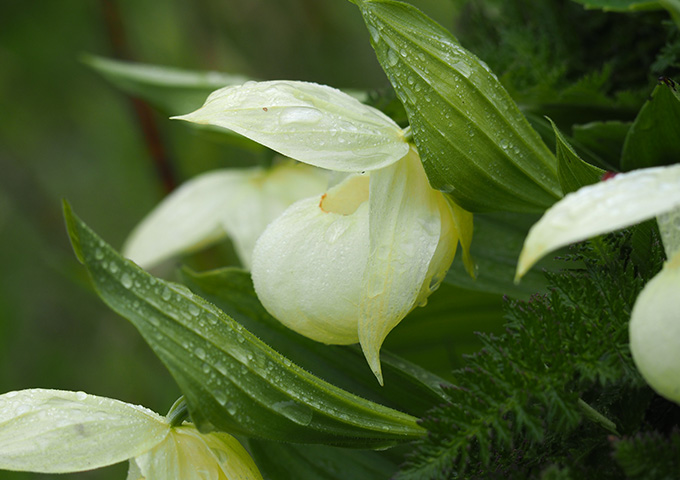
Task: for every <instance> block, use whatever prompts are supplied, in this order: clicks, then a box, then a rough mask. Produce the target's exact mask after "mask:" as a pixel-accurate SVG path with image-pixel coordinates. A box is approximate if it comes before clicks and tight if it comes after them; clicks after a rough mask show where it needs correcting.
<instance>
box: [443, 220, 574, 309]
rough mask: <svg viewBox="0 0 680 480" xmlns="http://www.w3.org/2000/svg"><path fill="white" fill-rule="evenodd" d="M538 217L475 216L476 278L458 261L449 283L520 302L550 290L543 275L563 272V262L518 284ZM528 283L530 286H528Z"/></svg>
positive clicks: (546, 265)
mask: <svg viewBox="0 0 680 480" xmlns="http://www.w3.org/2000/svg"><path fill="white" fill-rule="evenodd" d="M538 218H539V217H538V216H537V215H534V214H522V213H487V214H476V215H475V219H474V222H475V231H474V236H473V239H472V245H471V248H470V253H471V255H472V258H473V259H474V260H475V264H476V266H477V275H476V278H471V277H470V276H469V275H467V274H466V273H465V271H464V268H463V262H462V259H461V258H460V257H457V258H456V259H455V260H454V262H453V265H452V267H451V269H450V270H449V272H448V273H447V275H446V279H445V281H446V283H449V284H451V285H456V286H459V287H462V288H465V289H468V290H476V291H482V292H493V293H498V294H500V295H509V296H511V297H516V298H528V297H529V296H530V295H533V294H534V293H538V292H544V291H545V288H546V286H547V282H546V279H545V276H544V275H543V273H542V272H541V270H542V269H544V268H547V269H551V270H554V269H556V268H560V267H561V266H562V265H561V263H560V262H556V261H554V260H552V259H548V260H545V261H543V262H541V263H540V264H539V266H538V267H536V268H534V269H532V270H531V271H530V272H529V273H527V275H526V277H524V278H522V282H521V283H519V284H515V282H514V278H515V269H516V268H517V259H518V258H519V253H520V252H521V251H522V245H523V244H524V239H525V238H526V236H527V233H528V232H529V229H530V228H531V226H532V225H533V224H534V223H536V221H538ZM525 282H526V283H525Z"/></svg>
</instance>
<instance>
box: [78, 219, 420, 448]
mask: <svg viewBox="0 0 680 480" xmlns="http://www.w3.org/2000/svg"><path fill="white" fill-rule="evenodd" d="M65 217H66V223H67V225H68V230H69V234H70V236H71V238H72V243H73V246H74V249H75V251H76V253H77V255H78V258H80V259H81V260H82V261H83V263H84V264H85V266H86V267H87V269H88V271H89V273H90V276H91V278H92V280H93V282H94V285H95V288H96V290H97V293H98V294H99V295H100V296H101V297H102V299H103V300H104V301H105V302H106V303H107V304H108V305H109V306H110V307H111V308H112V309H113V310H114V311H116V312H117V313H119V314H120V315H122V316H123V317H125V318H127V319H128V320H129V321H130V322H131V323H132V324H133V325H135V327H136V328H137V329H138V330H139V332H140V333H141V335H142V336H143V337H144V339H145V340H146V341H147V343H148V344H149V345H150V346H151V348H152V349H153V350H154V352H155V353H156V354H157V355H158V356H159V358H160V359H161V361H163V363H164V364H165V365H166V366H167V368H168V369H169V370H170V372H171V374H172V375H173V377H174V378H175V380H176V381H177V383H178V384H179V386H180V388H181V390H182V392H183V394H184V396H185V398H186V401H187V404H188V406H189V411H190V413H191V417H192V420H193V421H194V423H195V424H196V425H197V426H198V428H200V429H203V430H206V429H211V428H213V429H218V430H222V431H228V432H232V433H238V434H243V435H246V436H254V437H260V438H266V439H271V440H279V441H297V442H303V443H335V444H344V445H348V446H353V447H377V446H381V445H386V444H392V443H394V442H399V441H408V440H412V439H415V438H417V437H419V436H421V435H422V434H423V432H424V431H423V429H421V428H420V427H419V426H418V425H417V424H416V421H415V420H416V419H415V418H414V417H412V416H410V415H407V414H404V413H401V412H398V411H396V410H393V409H390V408H387V407H385V406H382V405H378V404H375V403H372V402H369V401H367V400H364V399H362V398H359V397H357V396H355V395H353V394H351V393H349V392H346V391H344V390H342V389H340V388H337V387H335V386H333V385H331V384H329V383H327V382H325V381H323V380H321V379H319V378H317V377H315V376H313V375H311V374H309V373H308V372H306V371H305V370H303V369H302V368H300V367H298V366H297V365H295V364H292V363H290V362H287V361H286V360H285V358H284V357H283V356H281V355H280V354H279V353H277V352H275V351H274V350H272V349H271V348H270V347H269V346H267V345H266V344H264V343H263V342H261V341H260V340H259V339H258V338H257V337H255V336H254V335H253V334H251V333H250V332H248V331H247V330H246V329H244V328H243V327H242V326H241V325H239V324H238V323H236V322H235V321H234V320H233V319H232V318H231V317H229V316H227V315H226V314H225V313H224V312H223V311H221V310H219V309H218V308H217V307H215V306H214V305H212V304H210V303H208V302H207V301H205V300H204V299H202V298H201V297H199V296H197V295H194V294H193V293H192V292H191V291H190V290H188V289H187V288H186V287H184V286H181V285H177V284H173V283H170V282H166V281H164V280H161V279H158V278H154V277H152V276H151V275H149V274H148V273H146V272H144V271H143V270H142V269H140V268H139V267H138V266H137V265H135V264H134V263H132V262H130V261H128V260H125V259H124V258H122V257H121V256H120V255H119V254H118V253H117V252H115V251H114V250H113V249H112V248H111V247H110V246H108V245H106V244H103V243H102V242H101V240H100V239H99V237H97V235H96V234H95V233H94V232H93V231H92V230H90V229H89V228H88V227H87V226H86V225H85V224H84V223H83V222H82V221H81V220H80V219H78V218H77V217H75V215H74V214H73V213H72V212H71V210H70V208H69V207H68V205H65ZM97 247H99V248H100V249H101V251H102V253H103V254H104V258H106V259H108V261H109V263H113V264H115V265H116V266H117V267H118V271H119V272H120V275H124V274H128V275H130V277H135V279H137V280H139V286H137V282H134V283H133V284H132V285H131V287H130V288H126V287H125V286H124V285H123V284H122V283H121V280H120V275H115V274H112V273H111V272H110V270H108V269H104V268H102V266H101V263H102V262H101V261H100V260H97V259H96V248H97ZM152 281H153V283H155V284H156V285H157V288H151V287H150V285H151V284H152ZM166 288H167V290H168V291H169V292H171V294H170V295H169V296H168V298H167V299H166V298H165V297H166V296H164V292H165V289H166ZM134 300H138V301H139V303H138V304H137V306H136V307H135V306H134ZM191 305H194V306H196V307H198V308H199V310H200V312H199V316H198V317H196V316H194V315H192V314H190V313H189V310H190V306H191ZM207 315H211V316H214V317H215V318H216V319H217V322H215V323H213V322H202V321H200V318H199V317H205V316H207ZM151 318H154V319H155V320H153V321H152V320H150V319H151ZM239 339H242V340H241V341H239ZM204 365H207V366H208V369H207V370H208V372H207V373H206V371H205V369H204ZM270 365H271V367H270ZM226 394H228V396H229V401H228V402H227V403H226V405H225V404H224V395H226ZM279 402H295V404H296V405H297V404H300V405H304V408H309V409H310V411H311V412H312V418H311V420H310V422H309V424H308V425H303V423H306V422H302V421H300V419H301V418H302V417H299V416H298V417H296V421H294V420H293V419H291V418H290V415H284V414H282V413H281V412H280V411H277V409H276V408H274V407H273V405H283V404H281V403H279ZM300 408H302V407H300ZM286 413H289V414H290V412H286ZM297 413H298V414H299V413H300V412H299V411H298V412H297Z"/></svg>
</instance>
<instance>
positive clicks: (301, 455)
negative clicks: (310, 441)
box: [248, 440, 398, 480]
mask: <svg viewBox="0 0 680 480" xmlns="http://www.w3.org/2000/svg"><path fill="white" fill-rule="evenodd" d="M248 446H249V447H250V451H251V453H252V455H253V457H255V460H256V462H257V464H258V466H259V467H260V470H261V471H262V472H263V474H264V475H265V476H266V478H268V479H269V480H349V479H351V480H376V479H386V478H391V476H392V475H393V474H394V473H395V472H396V471H397V469H398V465H397V463H396V462H393V461H390V460H389V459H387V458H385V452H371V451H366V450H349V449H346V448H338V447H329V446H326V445H293V444H284V443H274V442H266V441H262V440H257V441H250V442H248Z"/></svg>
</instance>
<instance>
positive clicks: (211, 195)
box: [123, 162, 328, 268]
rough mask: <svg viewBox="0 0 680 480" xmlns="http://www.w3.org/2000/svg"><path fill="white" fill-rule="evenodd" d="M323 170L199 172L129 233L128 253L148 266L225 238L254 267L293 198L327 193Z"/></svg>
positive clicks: (282, 168)
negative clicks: (258, 247) (259, 247)
mask: <svg viewBox="0 0 680 480" xmlns="http://www.w3.org/2000/svg"><path fill="white" fill-rule="evenodd" d="M327 182H328V180H327V175H326V173H325V172H324V171H322V170H319V169H316V168H314V167H310V166H308V165H301V164H295V163H293V162H285V163H282V164H280V165H277V166H275V167H273V168H271V169H269V170H263V169H261V168H251V169H240V170H237V169H228V170H218V171H213V172H209V173H205V174H203V175H200V176H198V177H196V178H194V179H192V180H189V181H188V182H186V183H184V184H183V185H182V186H181V187H179V188H178V189H177V190H175V191H174V192H173V193H171V194H170V195H169V196H168V197H166V198H165V199H164V200H163V201H162V202H161V203H160V204H159V205H158V206H157V207H156V208H155V209H154V210H153V211H152V212H151V213H150V214H149V215H147V217H146V218H144V220H142V222H141V223H140V224H139V225H138V226H137V227H136V228H135V229H134V231H133V232H132V233H131V234H130V236H129V238H128V240H127V242H126V244H125V247H124V248H123V255H125V256H127V257H128V258H130V259H131V260H133V261H134V262H136V263H137V264H139V265H140V266H142V267H144V268H151V267H153V266H155V265H156V264H158V263H159V262H161V261H163V260H166V259H168V258H171V257H172V256H175V255H177V254H179V253H186V252H191V251H193V250H197V249H200V248H201V247H204V246H207V245H209V244H211V243H213V242H215V241H218V240H220V239H222V238H224V237H225V236H229V237H230V238H231V239H232V242H233V244H234V248H235V250H236V253H237V254H238V256H239V259H240V260H241V263H242V264H243V266H244V267H246V268H249V267H250V263H251V258H252V251H253V248H254V246H255V241H256V240H257V238H258V237H259V236H260V234H261V233H262V232H263V231H264V229H265V228H266V226H267V225H268V224H269V223H270V222H271V221H272V220H274V219H275V218H276V217H277V216H278V215H280V214H281V213H282V212H283V211H284V210H285V209H286V208H287V207H288V206H289V205H291V204H292V203H293V202H295V201H297V200H299V199H301V198H305V197H308V196H310V195H314V194H315V193H320V192H323V191H324V190H325V188H326V185H327Z"/></svg>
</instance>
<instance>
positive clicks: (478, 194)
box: [354, 0, 561, 212]
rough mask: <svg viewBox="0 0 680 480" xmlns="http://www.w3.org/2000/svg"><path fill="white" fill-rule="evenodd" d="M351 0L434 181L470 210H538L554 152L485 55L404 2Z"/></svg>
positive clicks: (553, 196) (549, 195)
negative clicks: (478, 54)
mask: <svg viewBox="0 0 680 480" xmlns="http://www.w3.org/2000/svg"><path fill="white" fill-rule="evenodd" d="M354 3H356V4H357V5H358V6H359V8H360V10H361V13H362V15H363V17H364V21H365V22H366V26H367V27H368V30H369V32H370V37H371V44H372V45H373V48H374V50H375V52H376V54H377V57H378V60H379V62H380V64H381V65H382V67H383V69H384V70H385V73H386V74H387V76H388V78H389V80H390V82H391V83H392V85H393V87H394V89H395V90H396V92H397V95H398V96H399V99H400V100H401V101H402V103H403V104H404V107H405V109H406V113H407V115H408V119H409V122H410V124H411V127H412V129H413V135H414V139H415V142H416V145H417V146H418V151H419V153H420V156H421V158H422V160H423V164H424V166H425V170H426V171H427V174H428V177H429V179H430V183H431V184H432V186H433V187H434V188H437V189H440V190H442V191H444V192H447V193H449V194H451V196H452V197H453V198H454V199H455V201H456V202H457V203H458V204H459V205H461V206H462V207H463V208H465V209H466V210H469V211H473V212H479V211H498V210H505V211H519V212H527V211H542V210H544V209H545V208H547V207H548V206H550V205H551V204H552V203H554V202H555V201H556V200H557V199H558V198H560V196H561V192H560V187H559V182H558V180H557V166H556V161H555V157H554V156H553V155H552V153H551V152H550V151H549V150H548V148H547V147H546V146H545V144H544V143H543V142H542V140H541V139H540V137H539V135H538V134H537V133H536V132H535V131H534V130H533V129H532V127H531V126H530V125H529V123H528V122H527V120H526V118H524V116H523V115H522V113H521V112H520V111H519V109H518V107H517V105H516V104H515V103H514V102H513V100H512V99H511V98H510V96H509V95H508V93H507V92H506V91H505V89H504V88H503V87H502V86H501V84H500V82H499V81H498V79H497V78H496V76H495V75H494V74H493V73H492V72H491V71H490V70H489V68H488V67H487V66H486V64H484V62H482V61H481V60H479V59H478V58H477V57H475V56H474V55H473V54H472V53H470V52H468V51H467V50H465V49H464V48H462V47H461V46H460V44H459V43H458V41H457V40H456V39H455V38H454V37H453V35H451V34H450V33H449V32H448V31H447V30H446V29H444V28H443V27H441V26H440V25H438V24H437V23H435V22H434V21H433V20H431V19H430V18H428V17H427V16H425V15H424V14H423V13H422V12H420V11H419V10H417V9H416V8H414V7H412V6H410V5H408V4H405V3H401V2H396V1H392V0H356V1H355V2H354Z"/></svg>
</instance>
